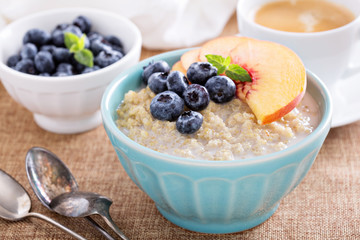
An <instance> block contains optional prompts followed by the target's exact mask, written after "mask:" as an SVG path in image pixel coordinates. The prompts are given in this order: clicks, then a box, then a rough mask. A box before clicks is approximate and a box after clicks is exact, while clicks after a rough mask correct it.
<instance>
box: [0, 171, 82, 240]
mask: <svg viewBox="0 0 360 240" xmlns="http://www.w3.org/2000/svg"><path fill="white" fill-rule="evenodd" d="M0 189H1V191H0V217H1V218H4V219H6V220H9V221H18V220H21V219H23V218H25V217H37V218H40V219H43V220H45V221H47V222H49V223H51V224H53V225H54V226H57V227H59V228H60V229H62V230H64V231H65V232H67V233H69V234H71V235H72V236H74V237H75V238H77V239H80V240H85V238H83V237H82V236H80V235H78V234H77V233H75V232H73V231H72V230H70V229H68V228H66V227H65V226H63V225H61V224H60V223H58V222H56V221H54V220H52V219H51V218H48V217H46V216H44V215H42V214H40V213H34V212H30V209H31V199H30V196H29V194H28V193H27V192H26V190H25V189H24V188H23V187H22V186H21V185H20V183H18V182H17V181H16V180H15V179H14V178H12V177H11V176H10V175H8V174H7V173H6V172H4V171H2V170H1V169H0Z"/></svg>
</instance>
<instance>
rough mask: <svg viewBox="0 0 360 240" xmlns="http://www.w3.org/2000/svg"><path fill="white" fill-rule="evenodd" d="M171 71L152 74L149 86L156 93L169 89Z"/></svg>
mask: <svg viewBox="0 0 360 240" xmlns="http://www.w3.org/2000/svg"><path fill="white" fill-rule="evenodd" d="M168 75H169V73H167V72H164V73H163V72H157V73H153V74H151V76H150V77H149V80H148V86H149V88H150V89H151V91H153V92H154V93H155V94H158V93H161V92H164V91H166V90H167V86H166V83H167V78H168Z"/></svg>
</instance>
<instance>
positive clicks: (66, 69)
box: [55, 63, 74, 76]
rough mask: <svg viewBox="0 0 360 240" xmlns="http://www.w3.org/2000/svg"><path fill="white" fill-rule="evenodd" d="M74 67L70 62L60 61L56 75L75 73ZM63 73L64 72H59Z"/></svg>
mask: <svg viewBox="0 0 360 240" xmlns="http://www.w3.org/2000/svg"><path fill="white" fill-rule="evenodd" d="M73 72H74V67H73V66H72V65H71V64H69V63H60V64H59V65H58V66H57V68H56V73H55V74H56V75H55V76H61V75H63V74H66V76H71V75H73ZM59 73H63V74H59Z"/></svg>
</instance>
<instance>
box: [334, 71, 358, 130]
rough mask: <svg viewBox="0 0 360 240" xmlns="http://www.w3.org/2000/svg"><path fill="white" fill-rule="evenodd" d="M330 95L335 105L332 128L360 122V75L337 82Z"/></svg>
mask: <svg viewBox="0 0 360 240" xmlns="http://www.w3.org/2000/svg"><path fill="white" fill-rule="evenodd" d="M330 93H331V96H332V99H333V105H334V109H333V118H332V124H331V127H340V126H344V125H346V124H350V123H353V122H355V121H357V120H360V73H358V74H356V75H354V76H352V77H350V78H347V79H342V80H341V81H339V82H337V83H336V84H335V86H333V87H332V88H331V89H330Z"/></svg>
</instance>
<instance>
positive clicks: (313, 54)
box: [237, 0, 360, 92]
mask: <svg viewBox="0 0 360 240" xmlns="http://www.w3.org/2000/svg"><path fill="white" fill-rule="evenodd" d="M273 1H276V0H251V1H249V0H239V1H238V5H237V19H238V27H239V31H240V34H241V35H243V36H248V37H253V38H257V39H262V40H269V41H274V42H278V43H280V44H283V45H285V46H287V47H289V48H291V49H292V50H293V51H295V52H296V53H297V54H298V55H299V57H300V58H301V59H302V61H303V62H304V65H305V67H306V68H307V69H309V70H311V71H312V72H313V73H315V74H316V75H318V76H319V77H320V78H321V80H322V81H323V82H325V84H326V85H327V86H328V87H329V89H330V91H331V92H332V88H334V84H335V83H337V82H338V80H340V79H344V78H345V77H348V76H351V75H353V74H356V73H359V72H360V66H353V65H352V64H351V63H350V59H351V55H352V54H358V55H360V52H358V53H355V52H354V50H355V46H356V42H358V41H359V40H360V31H359V30H360V2H359V1H358V0H328V1H330V2H334V3H336V4H338V5H342V6H344V7H346V8H348V9H349V10H351V11H352V12H353V13H354V15H355V20H353V21H352V22H350V23H348V24H346V25H344V26H342V27H339V28H336V29H332V30H328V31H323V32H312V33H298V32H285V31H279V30H274V29H271V28H268V27H264V26H262V25H260V24H257V23H255V21H254V17H255V13H256V11H257V10H258V9H259V8H260V7H261V6H263V5H264V4H266V3H269V2H273ZM284 21H286V19H284Z"/></svg>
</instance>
